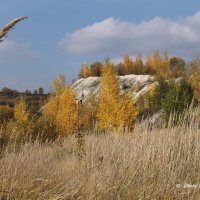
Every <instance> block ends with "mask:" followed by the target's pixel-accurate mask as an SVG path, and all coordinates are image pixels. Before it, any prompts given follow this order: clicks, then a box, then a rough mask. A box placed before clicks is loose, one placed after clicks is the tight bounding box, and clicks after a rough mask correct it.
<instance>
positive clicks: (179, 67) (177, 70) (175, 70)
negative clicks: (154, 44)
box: [170, 57, 185, 78]
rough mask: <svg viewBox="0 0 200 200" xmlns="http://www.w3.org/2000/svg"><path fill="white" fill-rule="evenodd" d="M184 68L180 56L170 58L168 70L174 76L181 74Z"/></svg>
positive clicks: (183, 62)
mask: <svg viewBox="0 0 200 200" xmlns="http://www.w3.org/2000/svg"><path fill="white" fill-rule="evenodd" d="M184 69H185V61H184V60H183V59H182V58H180V57H172V58H171V59H170V71H171V75H172V77H174V78H178V77H180V76H183V74H184Z"/></svg>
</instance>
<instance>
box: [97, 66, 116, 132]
mask: <svg viewBox="0 0 200 200" xmlns="http://www.w3.org/2000/svg"><path fill="white" fill-rule="evenodd" d="M118 107H119V83H118V79H117V76H116V74H115V71H114V69H113V66H112V64H111V63H109V62H106V63H105V64H104V66H103V69H102V77H101V90H100V95H99V108H98V113H97V118H98V121H99V124H98V125H99V128H100V129H104V130H105V129H108V130H112V129H113V128H114V127H115V126H116V125H117V113H118Z"/></svg>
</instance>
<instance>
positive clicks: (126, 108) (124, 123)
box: [118, 91, 138, 131]
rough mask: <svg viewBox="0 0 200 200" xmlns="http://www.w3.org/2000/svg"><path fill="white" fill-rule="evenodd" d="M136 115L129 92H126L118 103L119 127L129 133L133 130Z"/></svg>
mask: <svg viewBox="0 0 200 200" xmlns="http://www.w3.org/2000/svg"><path fill="white" fill-rule="evenodd" d="M137 115H138V111H137V109H136V106H135V102H134V100H133V97H132V94H131V91H128V92H127V93H126V94H125V96H124V98H123V99H122V100H121V102H120V109H119V115H118V116H119V125H120V127H122V128H123V130H125V128H127V129H128V131H131V130H132V129H133V128H134V122H135V119H136V117H137Z"/></svg>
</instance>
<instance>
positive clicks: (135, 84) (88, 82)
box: [72, 74, 155, 101]
mask: <svg viewBox="0 0 200 200" xmlns="http://www.w3.org/2000/svg"><path fill="white" fill-rule="evenodd" d="M118 78H119V83H120V92H121V94H123V93H124V92H125V91H126V90H127V89H130V90H131V91H132V94H133V96H134V97H135V100H136V101H137V100H138V99H139V98H140V96H141V95H144V94H145V93H146V92H148V90H149V88H150V87H151V85H152V84H153V83H154V82H155V81H154V77H153V76H150V75H132V74H131V75H126V76H119V77H118ZM100 87H101V86H100V78H99V77H89V78H82V79H79V80H77V81H76V82H75V83H73V84H72V89H73V90H74V91H75V93H76V95H77V99H80V98H81V95H82V94H84V96H85V99H86V98H87V97H88V96H89V95H90V94H91V93H93V94H97V95H98V94H99V91H100Z"/></svg>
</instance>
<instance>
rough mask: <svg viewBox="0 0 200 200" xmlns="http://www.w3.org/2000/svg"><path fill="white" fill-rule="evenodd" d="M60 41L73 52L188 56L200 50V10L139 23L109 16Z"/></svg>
mask: <svg viewBox="0 0 200 200" xmlns="http://www.w3.org/2000/svg"><path fill="white" fill-rule="evenodd" d="M59 45H60V46H61V47H62V48H63V49H64V50H65V51H66V53H68V54H73V55H99V54H100V55H108V56H112V57H119V56H122V55H124V53H129V54H131V55H136V54H138V53H141V54H143V55H147V54H148V53H152V52H153V51H155V50H159V51H165V50H167V51H169V53H170V54H174V55H179V56H183V57H188V56H192V55H194V54H195V55H196V54H199V53H200V12H198V13H196V14H195V15H193V16H188V17H184V18H183V17H179V18H178V19H176V20H170V19H164V18H161V17H155V18H154V19H152V20H149V21H141V22H139V23H132V22H128V21H121V20H120V19H114V18H108V19H105V20H104V21H101V22H97V23H94V24H92V25H89V26H87V27H85V28H82V29H79V30H76V31H74V32H72V33H69V34H67V35H66V37H65V38H63V39H62V40H61V41H60V42H59Z"/></svg>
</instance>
